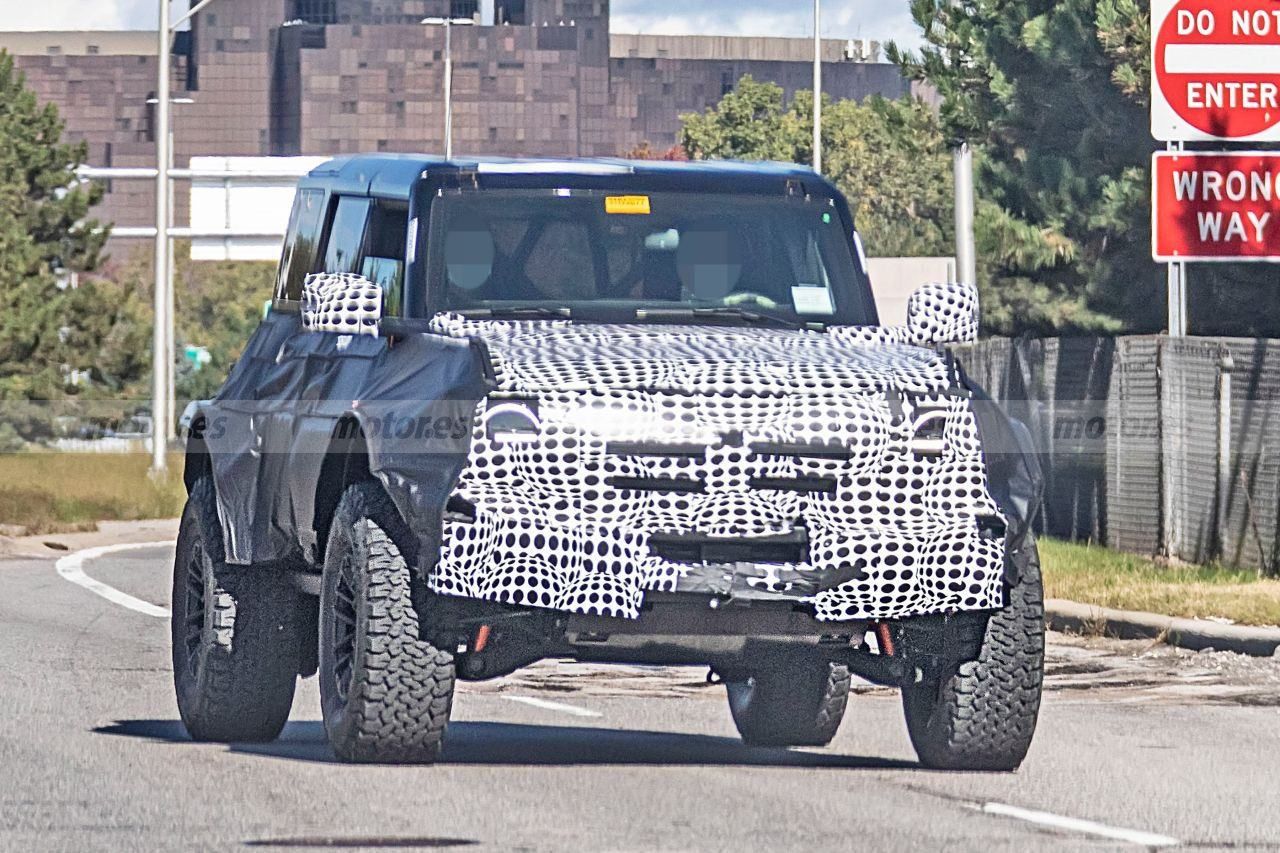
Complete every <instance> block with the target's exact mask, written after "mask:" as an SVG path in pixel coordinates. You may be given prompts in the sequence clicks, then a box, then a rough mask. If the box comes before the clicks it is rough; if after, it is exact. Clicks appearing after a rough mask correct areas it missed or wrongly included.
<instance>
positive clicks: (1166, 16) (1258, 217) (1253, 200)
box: [1151, 0, 1280, 337]
mask: <svg viewBox="0 0 1280 853" xmlns="http://www.w3.org/2000/svg"><path fill="white" fill-rule="evenodd" d="M1151 27H1152V38H1151V53H1152V55H1151V75H1152V81H1151V134H1152V135H1153V136H1154V137H1155V138H1156V139H1158V140H1160V141H1162V142H1167V143H1169V150H1168V152H1167V153H1166V154H1163V155H1161V154H1157V155H1156V157H1155V162H1154V166H1153V169H1152V175H1153V181H1154V185H1155V193H1154V195H1153V198H1152V204H1153V210H1152V221H1153V224H1154V228H1153V233H1152V240H1153V244H1154V245H1153V256H1154V257H1155V259H1156V260H1158V261H1165V262H1167V263H1168V264H1169V275H1168V299H1169V334H1170V335H1172V336H1174V337H1181V336H1182V335H1185V334H1186V331H1187V316H1186V299H1187V274H1186V269H1187V266H1186V265H1187V262H1188V261H1239V260H1277V259H1280V258H1277V257H1275V256H1276V255H1280V246H1277V244H1276V240H1277V238H1276V236H1275V233H1274V231H1273V226H1274V225H1275V224H1276V223H1277V219H1278V218H1280V211H1277V210H1276V208H1275V207H1274V206H1273V205H1274V204H1275V203H1277V201H1280V199H1277V197H1276V191H1278V190H1280V187H1278V186H1276V184H1275V181H1274V180H1273V181H1272V183H1271V188H1270V191H1269V192H1270V195H1269V196H1268V197H1266V198H1263V197H1262V192H1263V190H1264V189H1265V188H1264V187H1263V183H1264V179H1265V174H1266V173H1268V169H1269V167H1266V166H1263V165H1261V163H1260V162H1258V161H1255V160H1248V159H1244V160H1241V161H1239V162H1234V163H1232V162H1228V161H1229V160H1230V159H1231V157H1232V156H1233V155H1222V156H1219V157H1218V158H1217V159H1204V158H1206V157H1211V156H1212V155H1198V154H1183V153H1181V152H1182V148H1183V143H1186V142H1201V141H1214V142H1280V2H1277V0H1152V3H1151ZM1245 156H1246V157H1247V156H1253V157H1257V156H1259V155H1245ZM1261 156H1263V157H1265V156H1266V155H1261ZM1224 158H1225V159H1224ZM1206 180H1207V181H1208V184H1207V185H1206V184H1205V181H1206ZM1241 180H1245V181H1257V182H1258V186H1257V187H1256V188H1251V187H1246V188H1244V189H1243V190H1242V189H1241V188H1240V187H1239V185H1238V182H1239V181H1241ZM1187 181H1194V182H1195V187H1194V188H1192V187H1191V186H1190V185H1189V184H1188V183H1187ZM1220 181H1221V182H1222V183H1221V184H1220V183H1219V182H1220ZM1227 181H1231V182H1232V186H1231V187H1230V188H1228V187H1227V186H1226V182H1227ZM1254 189H1256V191H1253V190H1254ZM1251 217H1252V218H1251ZM1247 226H1252V229H1253V230H1252V235H1250V232H1249V231H1248V230H1247Z"/></svg>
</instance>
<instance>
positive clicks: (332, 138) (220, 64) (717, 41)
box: [0, 0, 910, 225]
mask: <svg viewBox="0 0 1280 853" xmlns="http://www.w3.org/2000/svg"><path fill="white" fill-rule="evenodd" d="M430 16H451V17H458V16H461V17H469V18H472V19H474V20H475V21H477V23H478V24H479V25H478V26H474V27H455V28H454V30H453V39H454V62H455V68H454V110H455V118H454V133H455V136H454V140H455V149H456V150H457V151H458V152H462V153H473V154H508V155H529V156H534V155H552V156H617V155H622V154H624V153H626V152H628V151H631V150H633V149H635V148H636V147H637V146H639V145H640V144H642V143H649V144H650V145H651V146H652V147H653V148H655V149H659V150H660V149H663V148H666V147H669V146H671V145H673V144H674V143H675V142H676V139H677V134H678V132H679V128H680V115H681V114H683V113H688V112H696V111H701V110H704V109H706V108H707V107H709V106H711V105H713V104H714V103H716V102H717V101H718V100H719V99H720V98H721V96H723V95H724V94H725V93H726V92H728V91H730V90H731V89H732V88H733V86H734V85H735V84H736V83H737V81H738V80H739V79H740V78H741V77H742V76H743V75H744V74H751V75H753V76H754V77H756V78H757V79H762V80H771V81H774V82H777V83H779V84H780V85H782V86H783V87H784V88H785V89H786V91H787V93H788V95H789V96H790V95H791V94H793V93H794V92H795V91H796V90H798V89H802V88H809V87H811V85H812V49H813V48H812V43H811V42H809V41H808V40H805V39H774V38H732V37H701V36H694V37H674V36H638V35H625V34H611V33H610V31H609V4H608V0H221V2H219V3H217V4H215V5H213V6H211V7H210V8H209V9H208V10H207V11H205V12H203V13H201V14H200V15H199V16H198V17H197V19H196V22H195V25H194V27H193V29H192V30H191V31H190V32H189V33H183V34H181V35H180V37H179V39H178V43H177V53H176V56H175V58H174V68H173V72H174V79H175V84H176V91H175V97H182V98H190V99H191V101H192V103H190V104H179V105H177V106H175V108H174V128H175V152H176V153H175V159H176V162H177V163H179V164H185V163H186V162H187V161H188V160H189V159H190V158H191V157H193V156H202V155H205V156H208V155H217V156H262V155H299V154H303V155H329V154H341V153H352V152H358V151H394V150H407V151H426V152H431V151H442V150H443V148H444V140H443V135H444V132H443V131H444V104H443V97H442V93H443V77H444V61H443V54H444V40H445V34H444V31H443V28H441V27H432V26H424V25H423V23H422V21H423V19H424V18H426V17H430ZM0 49H4V50H7V51H9V53H11V54H13V55H14V56H15V57H16V60H17V64H18V66H19V67H20V68H21V69H22V70H23V71H24V72H25V73H26V74H27V78H28V81H29V84H30V85H31V86H32V88H34V89H35V91H36V92H37V93H38V94H39V96H40V97H41V98H42V99H45V100H48V101H51V102H53V103H55V104H57V105H58V106H59V108H60V109H61V110H62V114H63V117H64V119H65V120H66V124H67V135H68V136H69V137H70V138H72V139H82V140H84V141H85V142H87V143H88V146H89V162H90V163H91V164H92V165H95V166H149V165H153V160H154V137H153V133H154V126H153V125H154V121H153V113H154V107H153V106H152V105H149V104H147V100H148V99H149V98H153V95H154V90H155V79H156V67H155V64H156V48H155V37H154V35H153V34H152V33H146V32H142V33H138V32H46V33H0ZM879 53H880V48H879V45H877V44H875V43H872V42H867V41H860V40H855V41H850V42H845V41H828V42H826V43H825V44H824V46H823V56H824V62H825V67H824V74H825V86H826V90H827V92H828V93H829V94H830V95H831V96H833V97H835V98H855V99H861V98H864V97H867V96H868V95H871V94H876V93H879V94H883V95H887V96H890V97H899V96H901V95H903V94H906V93H907V92H908V91H910V85H909V83H908V82H907V81H905V80H904V79H903V78H902V76H901V75H900V74H899V73H898V70H897V69H896V68H895V67H894V66H892V65H889V64H886V63H883V62H880V61H879ZM178 197H179V199H180V202H179V209H178V211H177V221H179V222H185V221H186V219H185V215H186V214H185V209H184V207H183V205H182V202H181V199H182V198H184V197H185V193H183V192H179V194H178ZM151 211H152V203H151V192H150V187H149V186H148V185H147V184H146V183H145V182H126V181H117V182H115V184H114V186H111V187H109V194H108V197H107V200H106V201H105V202H104V203H103V206H102V207H101V208H100V209H99V210H98V211H97V212H96V215H97V216H98V217H99V218H101V219H104V220H106V221H111V222H115V223H116V224H118V225H146V224H148V222H149V220H150V218H151V216H152V213H151Z"/></svg>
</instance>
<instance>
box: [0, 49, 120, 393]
mask: <svg viewBox="0 0 1280 853" xmlns="http://www.w3.org/2000/svg"><path fill="white" fill-rule="evenodd" d="M63 130H64V126H63V123H62V120H61V118H60V117H59V115H58V111H57V109H56V108H55V107H53V106H52V105H49V104H45V105H41V104H40V103H39V101H38V100H37V98H36V96H35V94H34V93H33V92H32V91H31V90H30V89H28V88H27V85H26V80H25V78H24V76H23V75H22V74H21V73H19V72H18V70H17V69H16V68H15V66H14V61H13V58H12V57H10V56H9V55H8V54H7V53H5V52H4V51H0V399H8V400H14V399H55V398H57V397H60V396H62V395H64V394H65V393H67V392H69V391H73V390H75V389H74V388H72V387H70V386H69V384H68V377H69V376H72V375H73V373H72V372H73V371H78V370H89V369H91V368H92V366H93V362H92V357H93V356H92V354H90V353H88V352H86V351H84V350H82V349H80V348H79V347H78V346H77V345H78V344H79V343H80V342H79V341H77V340H75V339H74V335H73V334H72V333H73V332H74V331H75V327H74V325H73V324H74V323H75V322H76V321H77V317H82V316H83V315H84V312H83V305H84V303H85V301H86V299H87V298H89V296H90V294H87V293H86V294H78V293H76V292H75V291H73V290H70V289H68V290H59V289H58V287H57V284H56V280H55V277H54V273H53V271H54V269H55V268H63V269H67V270H72V271H87V270H92V269H94V268H95V266H96V265H97V263H98V259H99V253H100V252H101V250H102V246H103V243H104V242H105V239H106V235H105V233H104V231H103V229H102V228H100V227H99V226H98V224H97V223H96V222H91V221H85V217H86V216H87V214H88V212H89V209H90V208H91V207H92V206H93V205H94V204H96V203H97V202H98V201H99V200H100V199H101V197H102V190H101V188H100V187H97V186H93V185H89V186H86V185H83V184H82V183H81V182H80V181H79V180H78V179H77V177H76V174H75V169H76V167H78V166H79V165H81V164H82V163H83V162H84V160H85V157H86V155H87V149H86V147H85V146H84V144H83V143H80V144H71V143H66V142H63V141H62V135H63Z"/></svg>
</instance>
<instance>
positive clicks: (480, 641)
mask: <svg viewBox="0 0 1280 853" xmlns="http://www.w3.org/2000/svg"><path fill="white" fill-rule="evenodd" d="M491 632H492V629H491V628H490V627H489V626H488V625H481V626H480V628H479V630H477V631H476V641H475V642H474V643H472V644H471V651H472V652H474V653H475V654H480V652H483V651H484V649H485V646H487V645H489V634H490V633H491Z"/></svg>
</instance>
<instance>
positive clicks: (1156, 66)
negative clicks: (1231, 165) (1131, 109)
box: [1151, 0, 1280, 142]
mask: <svg viewBox="0 0 1280 853" xmlns="http://www.w3.org/2000/svg"><path fill="white" fill-rule="evenodd" d="M1151 26H1152V39H1151V49H1152V57H1151V69H1152V77H1153V80H1152V84H1151V133H1152V135H1153V136H1155V138H1156V139H1159V140H1161V141H1162V142H1191V141H1196V140H1215V139H1216V140H1236V141H1249V142H1270V141H1280V2H1277V0H1152V4H1151Z"/></svg>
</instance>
